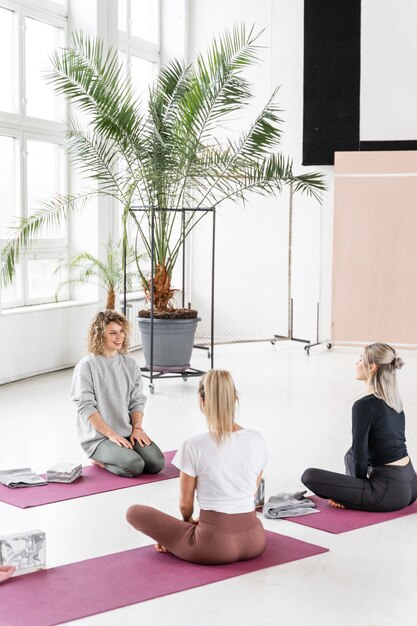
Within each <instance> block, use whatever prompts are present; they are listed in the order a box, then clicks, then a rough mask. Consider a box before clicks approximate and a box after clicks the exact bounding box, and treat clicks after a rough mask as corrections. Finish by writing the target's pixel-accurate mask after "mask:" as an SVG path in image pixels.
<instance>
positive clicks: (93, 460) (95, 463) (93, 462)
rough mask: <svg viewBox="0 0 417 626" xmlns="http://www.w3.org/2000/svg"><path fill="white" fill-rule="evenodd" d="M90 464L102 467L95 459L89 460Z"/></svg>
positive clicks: (102, 464)
mask: <svg viewBox="0 0 417 626" xmlns="http://www.w3.org/2000/svg"><path fill="white" fill-rule="evenodd" d="M90 461H91V463H92V464H93V465H98V466H99V467H104V463H101V461H96V460H95V459H90Z"/></svg>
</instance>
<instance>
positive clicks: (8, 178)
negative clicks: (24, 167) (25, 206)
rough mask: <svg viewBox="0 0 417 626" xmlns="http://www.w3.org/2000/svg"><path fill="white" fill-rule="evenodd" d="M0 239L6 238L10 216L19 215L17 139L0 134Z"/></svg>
mask: <svg viewBox="0 0 417 626" xmlns="http://www.w3.org/2000/svg"><path fill="white" fill-rule="evenodd" d="M0 190H1V192H0V193H1V195H0V198H1V199H0V239H8V237H9V236H10V231H9V229H8V226H10V224H11V221H12V218H14V217H16V216H19V215H20V206H19V201H18V192H19V156H18V140H17V139H15V138H14V137H4V136H0Z"/></svg>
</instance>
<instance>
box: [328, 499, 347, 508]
mask: <svg viewBox="0 0 417 626" xmlns="http://www.w3.org/2000/svg"><path fill="white" fill-rule="evenodd" d="M327 502H328V503H329V504H330V506H332V507H333V508H334V509H345V508H346V507H345V505H344V504H340V502H335V501H334V500H327Z"/></svg>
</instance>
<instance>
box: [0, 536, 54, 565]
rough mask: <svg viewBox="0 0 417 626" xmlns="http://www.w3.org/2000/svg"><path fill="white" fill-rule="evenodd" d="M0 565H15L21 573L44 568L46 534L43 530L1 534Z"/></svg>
mask: <svg viewBox="0 0 417 626" xmlns="http://www.w3.org/2000/svg"><path fill="white" fill-rule="evenodd" d="M0 565H14V566H15V567H16V569H17V570H20V571H21V573H22V574H23V573H28V572H34V571H35V570H38V569H44V568H45V565H46V535H45V533H44V532H43V531H42V530H30V531H28V532H25V533H18V534H15V535H3V536H0Z"/></svg>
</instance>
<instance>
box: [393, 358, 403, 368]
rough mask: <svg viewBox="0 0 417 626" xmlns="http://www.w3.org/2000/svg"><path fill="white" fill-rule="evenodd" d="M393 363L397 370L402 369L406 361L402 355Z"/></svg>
mask: <svg viewBox="0 0 417 626" xmlns="http://www.w3.org/2000/svg"><path fill="white" fill-rule="evenodd" d="M393 363H394V367H395V369H396V370H400V369H401V368H402V367H403V365H404V361H403V360H402V358H401V357H400V356H396V357H395V359H394V361H393Z"/></svg>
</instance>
